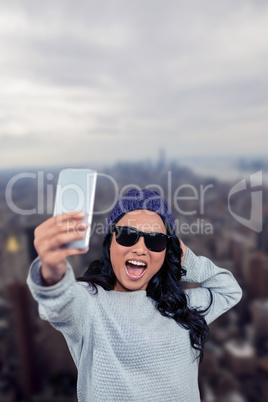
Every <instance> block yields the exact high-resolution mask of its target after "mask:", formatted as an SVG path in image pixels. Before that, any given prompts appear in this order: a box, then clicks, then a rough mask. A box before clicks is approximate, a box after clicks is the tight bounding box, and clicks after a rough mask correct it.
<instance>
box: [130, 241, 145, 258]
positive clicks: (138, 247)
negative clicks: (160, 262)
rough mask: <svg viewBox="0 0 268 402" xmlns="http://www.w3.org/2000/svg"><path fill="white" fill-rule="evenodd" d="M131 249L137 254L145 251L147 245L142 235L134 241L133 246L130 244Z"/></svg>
mask: <svg viewBox="0 0 268 402" xmlns="http://www.w3.org/2000/svg"><path fill="white" fill-rule="evenodd" d="M132 251H133V252H134V253H137V254H139V255H141V254H146V253H147V247H146V245H145V242H144V237H143V236H141V237H140V238H139V240H138V241H137V243H135V244H134V246H132Z"/></svg>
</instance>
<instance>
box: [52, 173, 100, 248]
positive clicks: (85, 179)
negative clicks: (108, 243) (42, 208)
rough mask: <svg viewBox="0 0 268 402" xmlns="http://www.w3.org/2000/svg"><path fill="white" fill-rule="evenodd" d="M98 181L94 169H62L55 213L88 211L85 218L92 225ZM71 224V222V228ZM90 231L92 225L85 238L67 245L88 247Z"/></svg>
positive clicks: (68, 246) (70, 246)
mask: <svg viewBox="0 0 268 402" xmlns="http://www.w3.org/2000/svg"><path fill="white" fill-rule="evenodd" d="M96 181H97V172H96V171H95V170H94V169H78V168H74V169H62V170H61V171H60V174H59V178H58V184H57V190H56V197H55V204H54V213H53V215H54V216H56V215H59V214H63V213H70V212H75V211H77V212H79V211H84V212H85V213H86V216H85V218H84V220H85V221H86V222H88V223H89V224H90V225H91V222H92V216H93V208H94V199H95V190H96ZM71 225H72V223H71V222H70V228H71ZM90 232H91V226H89V227H88V228H87V231H86V236H85V237H84V238H83V239H79V240H75V241H72V242H69V243H67V244H66V245H65V247H67V248H77V249H84V248H86V247H88V245H89V238H90Z"/></svg>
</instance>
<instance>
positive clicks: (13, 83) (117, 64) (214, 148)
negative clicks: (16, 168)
mask: <svg viewBox="0 0 268 402" xmlns="http://www.w3.org/2000/svg"><path fill="white" fill-rule="evenodd" d="M0 5H1V10H2V12H1V14H0V46H1V49H2V51H1V54H2V55H3V56H2V61H1V64H0V88H1V92H0V139H1V140H2V147H1V149H0V167H4V166H6V165H10V164H12V163H13V158H14V156H13V155H14V147H15V148H16V161H17V164H19V163H20V164H22V165H25V164H29V161H33V163H36V162H35V161H36V159H38V160H39V162H40V163H51V164H53V162H54V158H55V160H57V161H58V162H59V161H62V162H63V163H67V162H68V161H70V160H72V163H76V160H77V162H80V161H81V158H83V161H87V160H88V158H91V160H93V161H98V162H100V161H101V160H103V161H104V162H105V161H107V160H110V161H113V160H118V159H126V158H133V159H135V158H137V157H138V156H139V157H154V156H156V155H157V153H158V149H159V148H165V149H166V152H167V155H168V156H172V157H174V156H175V155H176V152H177V149H179V150H180V152H183V153H184V154H185V153H188V154H200V155H201V154H203V153H206V154H211V155H212V154H215V153H219V154H228V153H231V154H235V153H236V152H237V153H239V154H251V153H252V154H260V153H262V154H263V152H264V150H263V141H267V140H266V137H265V136H266V134H267V120H266V116H267V110H266V109H267V93H268V89H267V70H268V43H267V42H268V35H267V33H268V32H267V30H268V28H267V26H268V24H267V22H268V21H267V20H268V4H267V2H265V1H260V0H259V1H258V0H257V1H256V0H254V1H253V0H238V1H236V2H233V1H231V0H226V1H224V0H220V1H217V2H215V1H212V0H210V1H208V0H207V1H202V2H196V1H188V2H185V1H179V0H176V1H175V0H170V1H167V2H163V1H162V0H150V1H149V0H143V1H141V0H138V1H135V2H133V1H130V0H129V1H126V0H125V1H123V0H121V1H113V2H111V1H108V0H100V1H98V2H93V1H84V2H83V1H81V2H75V1H74V0H69V1H66V0H61V1H57V2H53V3H52V2H51V3H48V2H33V1H32V0H28V1H26V0H23V1H14V2H12V4H11V3H7V2H4V1H0ZM252 136H254V139H255V141H253V140H252V139H251V138H252ZM234 139H235V141H236V142H237V144H239V146H237V147H233V146H230V142H231V141H234ZM16 141H17V142H16ZM15 143H16V144H17V145H15ZM12 144H13V145H14V146H13V145H12ZM18 144H20V145H19V146H18ZM130 148H131V149H130ZM20 151H21V152H20ZM36 155H38V156H39V157H36Z"/></svg>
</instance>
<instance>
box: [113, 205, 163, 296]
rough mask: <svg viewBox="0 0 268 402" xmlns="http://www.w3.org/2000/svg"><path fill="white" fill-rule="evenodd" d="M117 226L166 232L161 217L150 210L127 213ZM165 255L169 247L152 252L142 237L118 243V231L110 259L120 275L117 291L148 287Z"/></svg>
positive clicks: (115, 288) (143, 230)
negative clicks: (126, 243)
mask: <svg viewBox="0 0 268 402" xmlns="http://www.w3.org/2000/svg"><path fill="white" fill-rule="evenodd" d="M116 225H117V226H131V227H134V228H136V229H137V230H140V231H142V232H160V233H164V234H166V228H165V225H164V222H163V221H162V219H161V218H160V216H159V215H158V214H157V213H155V212H152V211H147V210H136V211H133V212H128V213H127V214H125V215H124V216H123V217H122V218H121V219H120V220H119V221H118V222H117V224H116ZM165 254H166V250H164V251H161V252H155V251H150V250H149V249H148V248H147V247H146V246H145V243H144V237H143V236H141V237H140V238H139V240H138V241H137V243H136V244H134V245H133V246H130V247H125V246H121V245H120V244H118V243H117V242H116V239H115V233H113V236H112V241H111V247H110V259H111V263H112V267H113V270H114V273H115V275H116V278H117V281H116V285H115V287H114V290H117V291H121V292H126V291H131V290H145V289H146V288H147V286H148V283H149V281H150V279H151V278H152V277H153V276H154V275H155V274H156V273H157V272H158V271H159V269H160V268H161V267H162V265H163V262H164V259H165Z"/></svg>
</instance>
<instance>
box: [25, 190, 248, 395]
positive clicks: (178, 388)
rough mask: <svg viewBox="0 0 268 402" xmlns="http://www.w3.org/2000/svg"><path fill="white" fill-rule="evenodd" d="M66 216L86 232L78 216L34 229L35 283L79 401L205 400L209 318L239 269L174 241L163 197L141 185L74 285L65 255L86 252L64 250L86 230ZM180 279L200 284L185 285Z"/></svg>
mask: <svg viewBox="0 0 268 402" xmlns="http://www.w3.org/2000/svg"><path fill="white" fill-rule="evenodd" d="M69 219H74V220H75V221H76V225H77V228H81V224H82V219H83V214H77V213H76V214H73V215H70V214H68V215H63V217H62V225H61V226H57V225H56V218H55V217H53V218H50V219H48V220H47V221H46V222H44V223H42V224H41V225H40V226H39V227H38V228H37V229H36V232H35V247H36V250H37V252H38V255H39V258H38V259H37V260H36V261H35V262H34V263H33V265H32V267H31V270H30V273H29V276H28V284H29V287H30V289H31V292H32V294H33V297H34V298H35V299H36V300H37V301H38V303H39V312H40V316H41V318H43V319H45V320H48V321H49V322H50V323H51V324H52V325H53V326H54V327H55V328H56V329H58V330H59V331H61V332H62V333H63V335H64V337H65V339H66V342H67V344H68V347H69V349H70V352H71V354H72V357H73V359H74V362H75V364H76V366H77V370H78V380H77V395H78V400H79V401H80V402H81V401H83V402H88V401H116V402H118V401H144V400H146V401H161V402H162V401H174V402H175V401H183V402H187V401H189V402H196V401H200V396H199V390H198V366H199V362H200V360H201V359H202V356H203V349H204V343H205V342H206V340H207V339H208V334H209V329H208V324H209V323H211V322H212V321H213V320H214V319H216V318H217V317H218V316H219V315H221V314H223V313H224V312H226V311H227V310H228V309H230V308H231V307H232V306H234V305H235V304H236V303H238V301H239V300H240V298H241V289H240V287H239V286H238V284H237V282H236V281H235V279H234V277H233V275H232V274H231V273H230V272H228V271H227V270H225V269H222V268H218V267H216V266H215V265H214V264H213V263H212V262H211V261H210V260H209V259H207V258H205V257H196V256H195V255H194V253H193V252H192V251H191V250H190V249H189V248H187V247H186V246H185V245H184V244H183V243H182V241H180V240H179V239H178V238H177V237H176V234H175V220H174V217H173V215H172V213H171V210H170V207H169V205H168V204H167V202H166V200H164V199H163V198H162V197H160V196H159V195H158V194H157V193H156V192H151V191H149V190H142V191H138V190H135V189H134V190H131V191H129V192H128V193H127V194H126V195H125V196H124V197H122V198H121V199H120V200H119V201H118V202H117V204H116V205H115V207H114V208H113V210H112V212H111V213H110V215H109V217H108V219H107V221H106V224H105V229H104V243H103V257H102V258H101V259H100V260H99V261H95V262H93V263H92V264H91V265H90V266H89V268H88V270H87V271H86V272H85V274H84V276H83V277H82V278H80V279H79V280H78V281H76V280H75V278H74V275H73V272H72V269H71V267H70V265H69V264H68V263H67V262H66V258H67V257H68V256H69V255H72V254H79V253H83V252H86V251H87V250H82V251H81V250H80V251H79V250H76V249H67V248H64V247H63V246H64V244H65V243H67V242H69V241H72V240H77V239H79V238H81V237H82V236H83V233H81V230H77V231H73V232H68V231H67V226H68V220H69ZM182 279H183V280H186V281H188V282H197V283H199V284H200V287H198V288H194V289H188V290H183V287H182V281H181V280H182Z"/></svg>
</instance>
